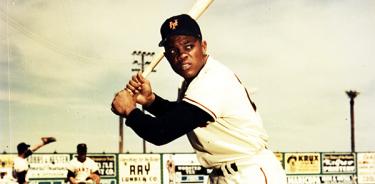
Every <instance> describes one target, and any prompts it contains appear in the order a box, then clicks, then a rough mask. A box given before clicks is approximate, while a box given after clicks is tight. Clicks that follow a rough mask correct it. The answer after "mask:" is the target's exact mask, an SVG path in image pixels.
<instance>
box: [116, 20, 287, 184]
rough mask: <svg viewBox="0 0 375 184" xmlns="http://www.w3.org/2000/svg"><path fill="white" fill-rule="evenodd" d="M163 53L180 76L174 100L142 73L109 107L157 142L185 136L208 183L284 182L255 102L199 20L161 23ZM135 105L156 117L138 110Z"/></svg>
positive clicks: (151, 140) (134, 127)
mask: <svg viewBox="0 0 375 184" xmlns="http://www.w3.org/2000/svg"><path fill="white" fill-rule="evenodd" d="M161 36H162V40H161V42H160V43H159V46H163V47H164V50H165V52H164V55H165V57H166V58H167V60H168V61H169V63H170V65H171V67H172V69H173V70H174V72H176V73H177V74H178V75H180V76H181V77H183V78H184V81H183V83H182V85H181V88H180V89H179V95H178V99H177V101H174V102H171V101H168V100H165V99H163V98H161V97H159V96H158V95H156V94H155V93H154V92H153V91H152V89H151V85H150V82H149V81H148V80H147V79H145V78H144V77H143V76H142V74H141V73H138V74H137V75H134V76H133V77H132V79H131V80H130V81H129V83H128V84H127V85H126V89H125V90H122V91H120V92H118V93H117V94H116V96H115V98H114V100H113V102H112V111H113V112H114V113H115V114H117V115H119V116H122V117H125V118H127V119H126V125H127V126H129V127H131V128H132V129H133V130H134V131H135V132H136V133H137V134H138V135H139V136H140V137H142V138H143V139H145V140H147V141H148V142H151V143H153V144H155V145H163V144H167V143H169V142H170V141H172V140H175V139H177V138H179V137H181V136H182V135H185V134H187V136H188V138H189V141H190V143H191V145H192V146H193V148H194V149H195V150H196V152H197V157H198V160H199V161H200V163H201V164H202V165H203V166H204V167H206V168H212V169H213V171H212V173H211V174H210V176H209V183H213V184H221V183H238V184H249V183H251V184H265V183H267V184H284V183H286V177H285V173H284V170H283V168H282V166H281V164H280V162H279V161H278V160H277V158H276V157H275V155H274V154H273V153H272V151H270V150H269V149H268V148H267V147H268V135H267V133H266V131H265V130H264V128H263V124H262V121H261V118H260V117H259V115H258V113H257V109H256V106H255V104H254V103H253V102H252V101H251V99H250V96H249V94H248V93H247V91H246V89H245V88H244V86H243V85H242V84H241V82H240V81H239V79H238V78H237V76H236V75H235V74H234V73H233V72H232V71H231V70H230V69H228V68H227V67H226V66H224V65H222V64H221V63H220V62H218V61H217V60H215V59H214V58H213V57H212V56H209V55H208V54H207V52H206V51H207V42H206V41H205V40H203V39H202V34H201V31H200V28H199V26H198V24H197V22H196V21H195V20H194V19H192V18H191V17H190V16H189V15H186V14H182V15H177V16H173V17H171V18H169V19H167V20H166V21H165V22H164V23H163V24H162V26H161ZM136 103H138V104H141V105H143V107H144V109H145V110H147V111H148V112H150V113H151V114H153V115H154V116H150V115H147V114H145V113H143V112H142V111H141V110H140V109H138V108H136Z"/></svg>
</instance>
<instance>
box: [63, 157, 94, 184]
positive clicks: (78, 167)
mask: <svg viewBox="0 0 375 184" xmlns="http://www.w3.org/2000/svg"><path fill="white" fill-rule="evenodd" d="M67 169H68V170H69V171H71V172H73V173H74V174H75V176H76V177H75V179H76V180H78V181H81V182H83V181H86V179H87V177H89V176H90V174H91V173H93V172H96V171H98V170H99V167H98V164H97V163H95V161H94V160H92V159H91V158H89V157H86V160H85V161H84V162H80V161H78V159H77V158H73V159H72V160H71V161H70V162H69V165H68V168H67Z"/></svg>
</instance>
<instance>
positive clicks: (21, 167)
mask: <svg viewBox="0 0 375 184" xmlns="http://www.w3.org/2000/svg"><path fill="white" fill-rule="evenodd" d="M13 162H14V164H13V169H14V171H16V172H22V171H27V170H29V163H28V162H27V160H26V159H25V158H21V157H16V158H15V159H14V160H13Z"/></svg>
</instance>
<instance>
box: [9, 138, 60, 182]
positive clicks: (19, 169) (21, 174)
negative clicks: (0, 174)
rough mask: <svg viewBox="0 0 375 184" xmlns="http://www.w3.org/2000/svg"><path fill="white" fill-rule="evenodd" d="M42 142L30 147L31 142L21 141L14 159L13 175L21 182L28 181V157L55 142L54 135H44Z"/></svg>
mask: <svg viewBox="0 0 375 184" xmlns="http://www.w3.org/2000/svg"><path fill="white" fill-rule="evenodd" d="M41 140H42V142H41V143H39V144H36V145H34V146H32V147H31V148H30V145H29V144H26V143H24V142H21V143H19V144H18V145H17V152H18V156H17V157H16V158H15V159H14V160H13V177H14V178H16V179H17V182H18V183H20V184H25V183H28V178H27V171H28V170H29V163H28V162H27V160H26V158H27V157H29V156H30V155H32V154H33V153H34V152H35V151H36V150H38V149H39V148H41V147H43V146H45V145H47V144H49V143H51V142H55V141H56V138H54V137H42V138H41Z"/></svg>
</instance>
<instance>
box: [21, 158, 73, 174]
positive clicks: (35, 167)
mask: <svg viewBox="0 0 375 184" xmlns="http://www.w3.org/2000/svg"><path fill="white" fill-rule="evenodd" d="M27 161H28V162H29V171H28V173H27V175H28V177H29V178H66V174H67V172H68V171H67V170H66V167H67V164H68V162H69V161H70V156H69V154H33V155H31V156H30V157H28V158H27Z"/></svg>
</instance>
